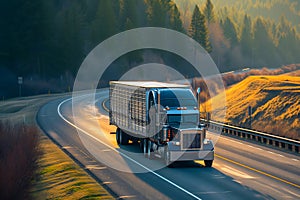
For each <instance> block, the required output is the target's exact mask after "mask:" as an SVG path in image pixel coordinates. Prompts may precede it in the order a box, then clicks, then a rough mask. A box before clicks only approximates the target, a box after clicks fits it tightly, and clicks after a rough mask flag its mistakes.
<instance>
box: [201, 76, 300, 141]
mask: <svg viewBox="0 0 300 200" xmlns="http://www.w3.org/2000/svg"><path fill="white" fill-rule="evenodd" d="M225 93H226V107H227V111H226V122H228V123H230V124H235V125H239V126H243V127H248V126H249V120H250V117H249V115H248V107H249V106H251V107H252V119H253V120H252V128H254V129H257V130H261V131H265V132H269V133H273V134H276V135H281V136H285V137H290V138H293V139H300V120H299V119H300V77H296V76H287V75H280V76H250V77H248V78H246V79H245V80H243V81H241V82H240V83H238V84H236V85H233V86H232V87H230V88H229V89H227V90H226V92H225ZM220 97H221V95H217V96H215V97H214V98H215V99H214V100H216V101H217V100H218V98H220ZM203 106H204V107H206V109H207V110H210V111H211V108H210V107H211V106H210V105H209V101H208V102H206V103H205V104H204V105H203ZM220 109H221V108H220V107H218V105H217V106H216V107H215V108H213V110H215V111H216V112H214V111H212V119H215V120H219V119H220V118H219V117H218V115H219V113H218V111H217V110H220Z"/></svg>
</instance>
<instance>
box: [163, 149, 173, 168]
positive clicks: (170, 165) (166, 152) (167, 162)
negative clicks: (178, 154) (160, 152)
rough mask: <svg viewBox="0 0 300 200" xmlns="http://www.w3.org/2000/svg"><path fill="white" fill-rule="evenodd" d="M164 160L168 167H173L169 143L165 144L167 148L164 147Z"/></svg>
mask: <svg viewBox="0 0 300 200" xmlns="http://www.w3.org/2000/svg"><path fill="white" fill-rule="evenodd" d="M164 160H165V165H166V166H167V167H172V163H171V161H170V151H169V148H168V145H167V146H165V149H164Z"/></svg>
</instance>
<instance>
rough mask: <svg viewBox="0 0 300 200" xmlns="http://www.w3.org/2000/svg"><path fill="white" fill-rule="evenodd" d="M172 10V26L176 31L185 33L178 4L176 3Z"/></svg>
mask: <svg viewBox="0 0 300 200" xmlns="http://www.w3.org/2000/svg"><path fill="white" fill-rule="evenodd" d="M171 12H172V13H171V19H170V21H171V28H172V29H173V30H176V31H179V32H182V33H184V32H185V30H184V28H183V26H182V21H181V18H180V12H179V10H178V8H177V6H176V4H174V5H173V6H172V10H171Z"/></svg>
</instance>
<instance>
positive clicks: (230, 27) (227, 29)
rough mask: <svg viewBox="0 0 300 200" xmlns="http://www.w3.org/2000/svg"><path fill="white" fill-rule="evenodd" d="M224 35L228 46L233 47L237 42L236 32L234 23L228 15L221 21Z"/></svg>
mask: <svg viewBox="0 0 300 200" xmlns="http://www.w3.org/2000/svg"><path fill="white" fill-rule="evenodd" d="M223 30H224V36H225V37H226V39H227V40H228V41H229V42H230V46H231V47H234V46H236V45H237V44H238V38H237V32H236V28H235V25H234V24H233V22H232V21H231V19H230V18H229V17H226V19H225V21H224V23H223Z"/></svg>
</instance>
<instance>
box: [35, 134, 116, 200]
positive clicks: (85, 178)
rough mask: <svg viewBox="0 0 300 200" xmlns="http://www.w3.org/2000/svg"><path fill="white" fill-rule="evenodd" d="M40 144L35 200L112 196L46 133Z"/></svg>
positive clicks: (105, 197)
mask: <svg viewBox="0 0 300 200" xmlns="http://www.w3.org/2000/svg"><path fill="white" fill-rule="evenodd" d="M40 146H41V149H42V151H43V152H45V153H44V154H43V155H42V157H41V158H40V159H39V162H38V165H39V169H40V170H39V175H38V178H37V180H36V181H35V183H34V187H33V189H32V191H31V193H32V197H33V198H34V199H113V197H112V196H111V195H110V194H109V193H108V192H107V191H106V190H105V189H104V188H103V187H102V186H101V185H99V184H98V183H97V182H96V181H95V180H94V179H92V178H91V177H90V176H89V175H88V174H87V173H86V172H85V171H84V170H83V169H81V168H80V167H79V166H78V165H77V164H76V163H74V161H72V160H71V159H70V158H69V157H68V156H67V155H66V154H65V153H64V152H63V151H62V150H60V149H59V148H58V147H57V146H56V145H55V144H53V143H52V142H51V141H50V140H49V139H48V138H47V137H46V136H42V139H41V142H40Z"/></svg>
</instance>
